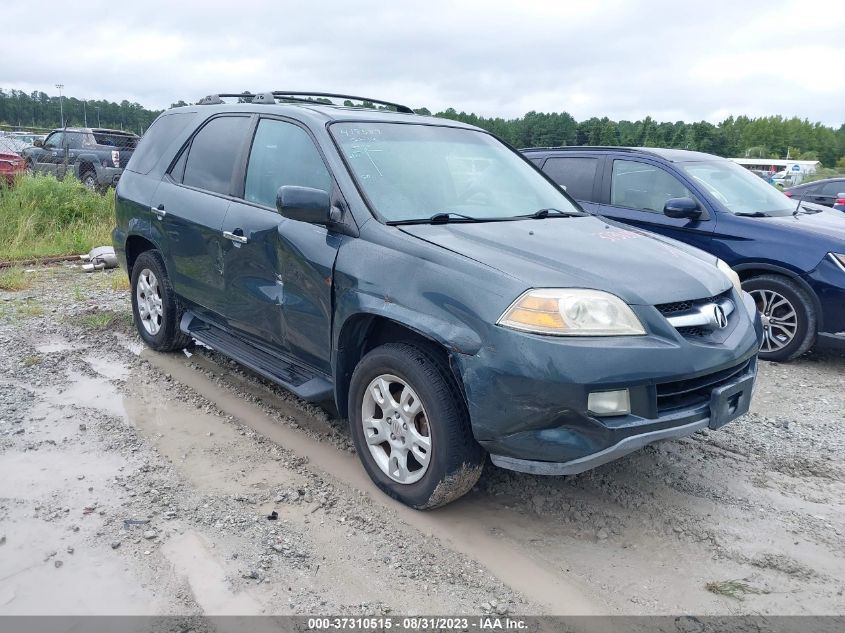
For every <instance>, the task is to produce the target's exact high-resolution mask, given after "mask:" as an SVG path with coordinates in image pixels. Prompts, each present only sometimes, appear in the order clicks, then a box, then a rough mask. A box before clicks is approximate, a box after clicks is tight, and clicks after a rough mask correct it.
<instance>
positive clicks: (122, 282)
mask: <svg viewBox="0 0 845 633" xmlns="http://www.w3.org/2000/svg"><path fill="white" fill-rule="evenodd" d="M111 289H112V290H114V291H115V292H117V291H120V290H129V277H127V276H126V275H125V274H123V273H118V274H116V275H112V278H111Z"/></svg>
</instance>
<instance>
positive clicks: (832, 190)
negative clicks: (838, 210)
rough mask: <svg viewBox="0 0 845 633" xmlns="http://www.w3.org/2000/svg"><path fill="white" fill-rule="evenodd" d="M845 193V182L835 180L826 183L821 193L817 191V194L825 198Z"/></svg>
mask: <svg viewBox="0 0 845 633" xmlns="http://www.w3.org/2000/svg"><path fill="white" fill-rule="evenodd" d="M843 192H845V180H835V181H833V182H826V183H825V184H824V186H823V187H821V191H818V190H817V191H816V192H815V193H817V194H821V195H823V196H838V195H839V194H840V193H843Z"/></svg>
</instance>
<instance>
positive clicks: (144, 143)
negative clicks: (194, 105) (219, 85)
mask: <svg viewBox="0 0 845 633" xmlns="http://www.w3.org/2000/svg"><path fill="white" fill-rule="evenodd" d="M195 116H196V115H195V114H194V113H193V112H179V113H175V114H165V115H163V116H160V117H159V118H157V119H156V120H155V121H154V122H153V124H152V125H151V126H150V127H149V129H148V130H147V133H146V134H144V136H143V137H142V138H141V140H140V142H139V143H138V149H137V150H136V151H135V153H134V154H132V158H130V159H129V164H128V165H127V166H126V169H128V170H129V171H135V172H138V173H139V174H148V173H149V172H150V170H151V169H152V168H153V167H154V166H155V164H156V162H157V161H158V159H159V156H161V153H162V152H163V151H164V150H165V149H167V146H168V145H170V143H171V142H172V141H173V140H174V138H175V137H176V136H178V135H179V134H180V133H181V132H182V131H183V130H184V129H185V127H186V126H187V125H188V123H190V122H191V121H193V120H194V117H195Z"/></svg>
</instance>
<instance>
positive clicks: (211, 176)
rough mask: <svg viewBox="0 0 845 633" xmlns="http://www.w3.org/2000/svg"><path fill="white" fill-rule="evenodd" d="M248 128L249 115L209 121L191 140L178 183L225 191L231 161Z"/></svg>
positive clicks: (231, 169) (229, 180)
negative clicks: (180, 179)
mask: <svg viewBox="0 0 845 633" xmlns="http://www.w3.org/2000/svg"><path fill="white" fill-rule="evenodd" d="M248 130H249V117H234V116H223V117H218V118H216V119H212V120H211V121H209V122H208V124H206V125H205V126H204V127H203V128H202V129H201V130H200V131H199V133H198V134H197V135H196V136H195V137H194V140H193V141H192V142H191V147H190V148H189V149H188V158H187V162H186V163H185V176H184V178H183V179H182V182H183V183H184V184H186V185H189V186H191V187H197V188H198V189H205V190H206V191H213V192H215V193H223V194H228V193H229V192H230V189H231V183H232V174H233V173H234V171H235V161H236V160H237V159H238V154H239V153H240V151H241V146H242V144H243V141H244V136H245V135H246V134H247V131H248Z"/></svg>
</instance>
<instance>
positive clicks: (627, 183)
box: [610, 160, 694, 213]
mask: <svg viewBox="0 0 845 633" xmlns="http://www.w3.org/2000/svg"><path fill="white" fill-rule="evenodd" d="M669 198H694V196H693V195H692V193H691V192H690V190H689V189H687V188H686V187H684V186H683V185H682V184H681V183H680V181H679V180H678V179H677V178H675V177H674V176H673V175H672V174H670V173H669V172H667V171H665V170H664V169H661V168H660V167H656V166H655V165H649V164H647V163H639V162H637V161H632V160H614V161H613V172H612V174H611V181H610V204H612V205H613V206H616V207H628V208H629V209H640V210H642V211H650V212H652V213H663V206H664V205H665V204H666V201H667V200H668V199H669Z"/></svg>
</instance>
